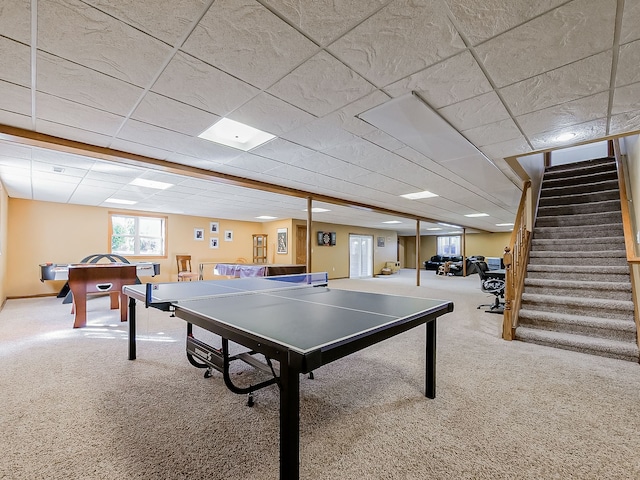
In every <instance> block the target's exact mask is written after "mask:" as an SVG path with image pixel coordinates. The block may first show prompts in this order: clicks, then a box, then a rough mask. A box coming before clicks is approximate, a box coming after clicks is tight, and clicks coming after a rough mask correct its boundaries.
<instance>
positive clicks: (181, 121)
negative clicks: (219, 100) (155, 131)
mask: <svg viewBox="0 0 640 480" xmlns="http://www.w3.org/2000/svg"><path fill="white" fill-rule="evenodd" d="M131 118H133V119H134V120H140V121H141V122H145V123H149V124H151V125H156V126H158V127H163V128H167V129H169V130H173V131H174V132H180V133H184V134H185V135H191V136H198V135H200V134H201V133H202V132H203V131H205V130H206V129H207V128H209V127H210V126H211V125H213V124H214V123H216V122H217V121H218V120H220V117H219V116H218V115H213V114H211V113H208V112H205V111H203V110H200V109H197V108H194V107H192V106H190V105H187V104H186V103H182V102H178V101H176V100H172V99H170V98H167V97H164V96H162V95H158V94H156V93H153V92H148V93H147V94H146V95H145V96H144V98H143V99H142V101H141V102H140V104H139V105H138V107H137V108H136V109H135V111H134V112H133V114H132V115H131Z"/></svg>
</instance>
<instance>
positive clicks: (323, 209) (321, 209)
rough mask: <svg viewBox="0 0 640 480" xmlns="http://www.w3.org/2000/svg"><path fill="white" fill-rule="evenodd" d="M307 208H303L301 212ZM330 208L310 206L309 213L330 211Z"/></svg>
mask: <svg viewBox="0 0 640 480" xmlns="http://www.w3.org/2000/svg"><path fill="white" fill-rule="evenodd" d="M307 211H308V210H307V209H306V208H305V209H304V210H303V212H307ZM330 211H331V210H329V209H328V208H320V207H312V208H311V213H324V212H330Z"/></svg>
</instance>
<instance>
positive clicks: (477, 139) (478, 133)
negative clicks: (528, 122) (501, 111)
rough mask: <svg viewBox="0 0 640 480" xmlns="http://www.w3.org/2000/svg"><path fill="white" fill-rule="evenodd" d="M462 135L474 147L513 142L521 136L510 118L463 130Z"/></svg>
mask: <svg viewBox="0 0 640 480" xmlns="http://www.w3.org/2000/svg"><path fill="white" fill-rule="evenodd" d="M462 134H463V135H464V136H465V137H467V139H468V140H469V141H470V142H471V143H473V144H474V145H475V146H476V147H482V146H484V145H491V144H492V143H502V142H507V141H509V140H515V139H517V138H520V137H521V136H522V133H521V132H520V129H519V128H518V127H517V126H516V124H515V123H514V122H513V120H511V119H510V118H506V119H504V120H501V121H499V122H495V123H488V124H486V125H481V126H479V127H475V128H470V129H469V130H464V131H463V132H462Z"/></svg>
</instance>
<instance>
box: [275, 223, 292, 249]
mask: <svg viewBox="0 0 640 480" xmlns="http://www.w3.org/2000/svg"><path fill="white" fill-rule="evenodd" d="M277 234H278V249H277V252H278V253H287V252H288V241H289V239H288V238H287V229H286V228H279V229H278V232H277Z"/></svg>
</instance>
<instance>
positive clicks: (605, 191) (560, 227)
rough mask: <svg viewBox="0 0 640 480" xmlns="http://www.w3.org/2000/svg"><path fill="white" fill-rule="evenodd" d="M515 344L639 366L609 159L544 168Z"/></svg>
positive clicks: (614, 175)
mask: <svg viewBox="0 0 640 480" xmlns="http://www.w3.org/2000/svg"><path fill="white" fill-rule="evenodd" d="M532 238H533V239H532V246H531V251H530V255H529V265H528V267H527V278H526V279H525V287H524V293H523V295H522V303H521V309H520V312H519V316H518V318H519V325H518V327H517V329H516V332H515V338H516V339H517V340H521V341H524V342H532V343H537V344H541V345H547V346H551V347H556V348H564V349H568V350H575V351H580V352H584V353H589V354H592V355H601V356H605V357H612V358H618V359H623V360H631V361H634V362H638V361H639V359H640V356H639V352H638V346H637V341H636V324H635V321H634V304H633V298H632V290H631V279H630V270H629V266H628V264H627V261H626V251H625V243H624V234H623V230H622V215H621V212H620V193H619V188H618V174H617V171H616V164H615V160H613V159H610V158H604V159H599V160H590V161H586V162H579V163H573V164H567V165H559V166H556V167H551V168H548V169H547V170H546V172H545V175H544V178H543V182H542V190H541V192H540V201H539V206H538V216H537V219H536V224H535V228H534V230H533V237H532Z"/></svg>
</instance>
